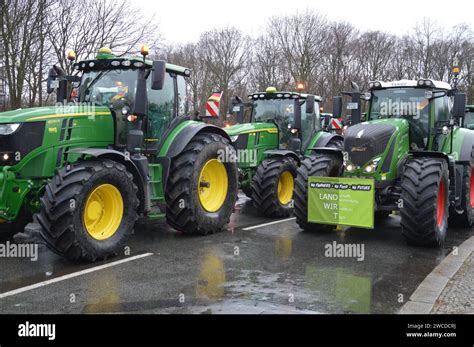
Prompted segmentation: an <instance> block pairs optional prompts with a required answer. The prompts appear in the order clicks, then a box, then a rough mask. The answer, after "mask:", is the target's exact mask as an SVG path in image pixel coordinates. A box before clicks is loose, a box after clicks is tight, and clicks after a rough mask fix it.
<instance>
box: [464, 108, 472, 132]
mask: <svg viewBox="0 0 474 347" xmlns="http://www.w3.org/2000/svg"><path fill="white" fill-rule="evenodd" d="M463 127H464V128H467V129H470V130H474V105H467V106H466V116H465V117H464V122H463Z"/></svg>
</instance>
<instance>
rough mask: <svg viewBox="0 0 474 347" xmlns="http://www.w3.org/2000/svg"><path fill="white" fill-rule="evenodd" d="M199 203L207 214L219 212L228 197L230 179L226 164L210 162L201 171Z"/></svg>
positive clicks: (217, 161)
mask: <svg viewBox="0 0 474 347" xmlns="http://www.w3.org/2000/svg"><path fill="white" fill-rule="evenodd" d="M198 185H199V186H198V196H199V202H200V203H201V206H202V208H203V209H205V210H206V211H207V212H216V211H218V210H219V209H220V208H221V207H222V205H223V204H224V201H225V199H226V197H227V190H228V189H229V186H228V178H227V170H226V169H225V166H224V164H222V163H221V162H220V161H219V160H217V159H211V160H209V161H208V162H207V163H206V164H205V165H204V167H203V168H202V170H201V173H200V174H199V181H198Z"/></svg>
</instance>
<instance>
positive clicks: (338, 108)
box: [326, 96, 342, 124]
mask: <svg viewBox="0 0 474 347" xmlns="http://www.w3.org/2000/svg"><path fill="white" fill-rule="evenodd" d="M332 114H333V115H334V117H336V118H340V117H341V114H342V96H335V97H333V98H332ZM326 124H327V123H326Z"/></svg>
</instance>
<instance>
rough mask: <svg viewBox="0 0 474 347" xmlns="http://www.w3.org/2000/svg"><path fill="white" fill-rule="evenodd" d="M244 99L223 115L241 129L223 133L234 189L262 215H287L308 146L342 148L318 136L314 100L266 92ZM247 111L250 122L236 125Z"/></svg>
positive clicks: (331, 138) (337, 142)
mask: <svg viewBox="0 0 474 347" xmlns="http://www.w3.org/2000/svg"><path fill="white" fill-rule="evenodd" d="M249 99H250V102H248V103H244V102H242V100H241V99H239V98H236V99H235V100H233V101H232V102H231V105H230V110H229V112H230V113H234V114H237V121H238V123H241V124H237V125H234V126H231V127H228V128H226V129H225V130H226V132H227V133H228V134H229V136H230V137H231V140H232V144H233V146H234V147H235V149H236V151H237V157H238V168H239V182H240V187H241V189H242V191H243V192H244V193H245V194H246V195H247V196H248V197H250V198H252V199H253V202H254V204H255V206H256V207H257V209H258V211H259V212H260V213H262V214H263V215H265V216H267V217H284V216H288V215H289V214H290V213H291V212H292V211H293V190H294V182H295V179H296V174H297V169H298V166H299V164H300V161H301V160H302V159H303V157H304V155H306V154H310V153H311V151H312V148H314V147H334V148H342V142H343V138H342V137H341V136H339V135H336V134H331V133H329V132H326V131H322V129H321V122H320V113H319V103H320V101H321V98H320V97H319V96H315V95H308V94H304V93H300V92H279V91H277V90H276V88H273V87H269V88H267V90H266V91H265V92H258V93H253V94H250V95H249ZM249 108H250V110H251V119H250V123H244V124H242V123H243V122H244V120H243V119H244V114H245V110H246V109H249Z"/></svg>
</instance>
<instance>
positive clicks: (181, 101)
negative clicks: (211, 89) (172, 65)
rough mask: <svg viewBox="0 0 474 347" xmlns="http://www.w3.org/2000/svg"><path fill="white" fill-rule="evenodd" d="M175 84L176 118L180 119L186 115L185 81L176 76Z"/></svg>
mask: <svg viewBox="0 0 474 347" xmlns="http://www.w3.org/2000/svg"><path fill="white" fill-rule="evenodd" d="M176 82H177V84H178V100H177V105H178V117H181V116H185V115H186V114H187V113H188V104H187V101H188V97H187V88H186V80H185V79H184V77H183V76H177V77H176Z"/></svg>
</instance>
